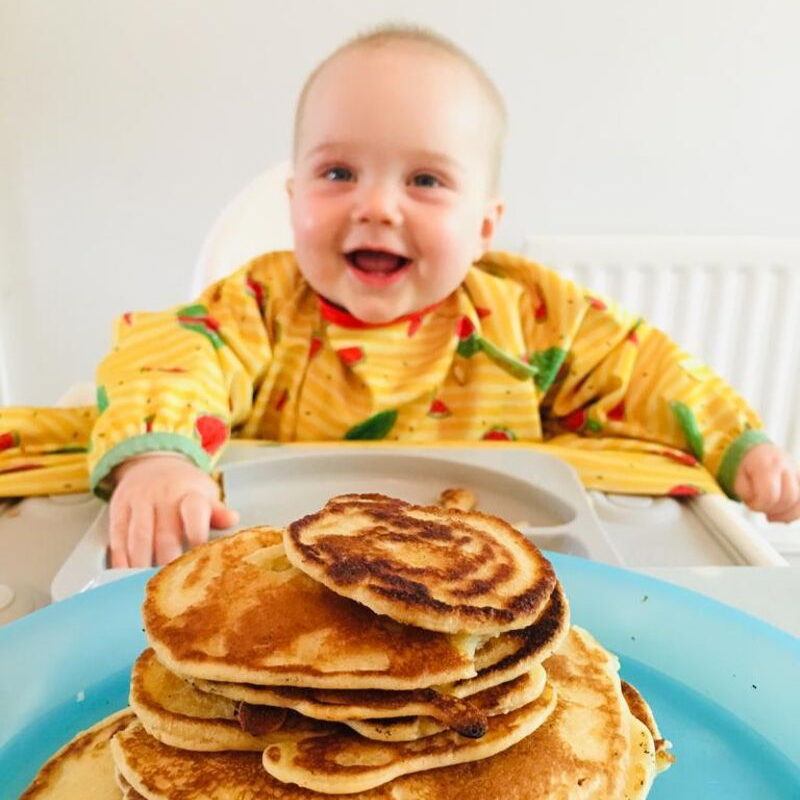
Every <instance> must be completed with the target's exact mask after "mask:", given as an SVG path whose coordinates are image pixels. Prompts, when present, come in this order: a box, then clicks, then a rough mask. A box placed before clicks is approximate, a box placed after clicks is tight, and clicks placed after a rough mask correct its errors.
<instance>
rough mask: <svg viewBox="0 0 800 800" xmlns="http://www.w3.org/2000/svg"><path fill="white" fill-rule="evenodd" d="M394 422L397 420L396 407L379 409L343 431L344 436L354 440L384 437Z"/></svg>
mask: <svg viewBox="0 0 800 800" xmlns="http://www.w3.org/2000/svg"><path fill="white" fill-rule="evenodd" d="M395 422H397V410H396V409H394V408H390V409H387V410H386V411H379V412H378V413H377V414H373V416H371V417H370V418H369V419H365V420H364V421H363V422H359V423H358V425H353V427H352V428H350V430H349V431H347V433H345V435H344V438H345V439H354V440H374V439H385V438H386V436H387V435H388V433H389V431H390V430H391V429H392V428H393V427H394V424H395Z"/></svg>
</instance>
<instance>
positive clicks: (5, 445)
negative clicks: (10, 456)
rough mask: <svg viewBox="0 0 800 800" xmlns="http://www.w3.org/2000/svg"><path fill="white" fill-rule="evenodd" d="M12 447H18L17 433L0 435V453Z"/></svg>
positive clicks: (9, 432)
mask: <svg viewBox="0 0 800 800" xmlns="http://www.w3.org/2000/svg"><path fill="white" fill-rule="evenodd" d="M12 447H19V431H6V432H5V433H0V453H2V452H3V450H11V448H12Z"/></svg>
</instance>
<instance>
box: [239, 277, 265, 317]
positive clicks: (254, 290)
mask: <svg viewBox="0 0 800 800" xmlns="http://www.w3.org/2000/svg"><path fill="white" fill-rule="evenodd" d="M245 284H246V286H247V293H248V294H249V295H250V296H251V297H254V298H255V301H256V304H257V305H258V308H259V311H261V312H262V313H263V312H264V309H265V308H266V306H267V297H268V296H269V290H268V289H267V286H266V284H263V283H261V281H257V280H256V279H255V278H252V277H250V276H249V275H248V276H247V279H246V280H245Z"/></svg>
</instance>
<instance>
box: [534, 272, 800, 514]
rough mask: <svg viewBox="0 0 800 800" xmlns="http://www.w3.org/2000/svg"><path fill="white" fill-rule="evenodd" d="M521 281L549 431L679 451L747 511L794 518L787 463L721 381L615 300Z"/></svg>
mask: <svg viewBox="0 0 800 800" xmlns="http://www.w3.org/2000/svg"><path fill="white" fill-rule="evenodd" d="M528 280H529V282H530V286H531V292H530V298H529V300H530V306H531V308H530V309H527V313H526V307H525V306H523V322H524V323H525V325H526V329H527V339H528V341H529V342H530V345H529V346H530V349H531V350H532V351H533V357H532V358H531V362H532V363H534V364H536V365H537V366H538V367H539V374H538V375H537V378H536V383H537V386H539V388H540V390H541V391H542V392H543V395H544V396H543V398H542V402H541V411H542V417H543V422H544V423H545V424H546V425H547V428H548V429H549V430H550V431H551V432H554V433H555V432H563V433H578V434H580V435H582V436H595V435H601V436H606V437H608V436H611V437H630V438H635V439H640V440H647V441H650V442H652V443H654V444H663V445H667V446H669V447H672V448H678V449H682V450H684V451H686V452H687V453H688V454H690V456H689V457H688V460H689V461H690V462H691V461H692V460H694V459H696V461H698V462H700V463H702V464H703V466H705V467H706V468H707V469H708V470H709V471H710V472H711V474H712V475H714V476H715V477H716V479H717V481H718V482H719V484H720V485H721V486H722V488H723V489H724V490H725V491H726V493H728V494H729V495H731V496H733V497H738V498H739V499H741V500H743V501H744V502H745V503H746V504H747V505H748V506H750V507H751V508H753V509H756V510H759V511H765V512H766V513H767V514H768V516H769V517H770V518H771V519H776V520H787V521H788V520H791V519H794V518H797V517H798V516H800V498H799V495H800V486H798V477H797V472H796V469H795V468H794V467H793V466H792V465H791V459H790V458H789V457H788V456H787V455H786V454H785V453H783V452H782V451H781V450H780V449H779V448H777V447H776V446H774V445H773V444H771V443H770V442H769V440H768V438H767V436H766V435H765V433H764V432H763V431H762V430H760V428H761V421H760V420H759V418H758V416H757V415H756V414H755V412H754V411H753V410H752V409H751V408H749V406H748V405H747V403H746V402H745V401H744V400H743V399H742V398H741V397H740V396H739V395H738V394H737V393H736V392H735V391H734V390H733V389H732V388H731V387H730V386H729V385H728V384H727V383H726V382H725V381H723V380H722V379H721V378H720V377H719V376H717V375H715V374H714V373H713V372H712V371H711V370H710V369H708V367H706V366H704V365H703V364H701V363H699V362H698V361H697V359H695V358H693V357H691V356H689V355H688V354H687V353H685V352H684V351H682V350H681V349H680V347H678V346H677V345H676V344H675V342H673V341H672V340H671V339H670V338H669V337H668V336H666V335H665V334H664V333H663V332H661V331H659V330H656V329H654V328H652V327H651V326H649V325H648V324H647V323H646V322H644V321H643V320H641V319H640V318H638V317H637V316H636V315H632V314H629V313H627V312H625V311H624V310H623V309H621V308H619V307H618V306H616V304H613V303H609V302H607V301H604V300H602V299H600V298H598V297H594V296H592V295H591V294H588V293H586V292H585V291H584V290H582V289H580V288H579V287H577V286H575V285H574V284H572V283H571V282H569V281H567V280H565V279H563V278H561V277H560V276H558V275H557V274H555V273H553V272H551V271H549V270H544V269H543V268H541V267H538V266H536V265H533V266H531V267H530V268H529V275H528ZM692 457H693V458H692Z"/></svg>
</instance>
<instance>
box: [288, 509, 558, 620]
mask: <svg viewBox="0 0 800 800" xmlns="http://www.w3.org/2000/svg"><path fill="white" fill-rule="evenodd" d="M284 543H285V546H286V556H287V558H288V559H289V561H291V562H292V564H294V565H295V566H296V567H297V568H298V569H301V570H303V571H304V572H306V573H307V574H308V575H310V576H311V577H312V578H313V579H314V580H316V581H319V582H320V583H322V584H324V585H325V586H327V587H328V588H329V589H331V590H332V591H334V592H336V593H337V594H339V595H342V596H343V597H348V598H350V599H352V600H356V601H358V602H359V603H363V604H364V605H365V606H367V607H368V608H370V609H371V610H372V611H374V612H375V613H377V614H385V615H386V616H388V617H391V618H392V619H394V620H397V621H398V622H402V623H404V624H407V625H414V626H416V627H419V628H425V629H428V630H431V631H440V632H443V633H467V634H498V633H502V632H503V631H509V630H516V629H519V628H525V627H527V626H529V625H532V624H533V623H534V622H536V619H537V618H538V617H539V616H540V614H541V613H542V611H543V609H544V608H545V606H546V604H547V601H548V598H549V597H550V593H551V592H552V590H553V587H554V586H555V582H556V579H555V573H554V572H553V568H552V566H551V564H550V562H549V561H547V559H546V558H545V557H544V556H543V555H542V554H541V552H540V551H539V550H538V548H537V547H536V546H535V545H533V544H532V543H531V542H529V541H528V540H527V539H526V538H525V537H524V536H523V535H522V534H521V533H519V531H517V530H515V529H514V528H512V527H511V526H510V525H509V524H508V523H506V522H504V521H502V520H500V519H498V518H497V517H491V516H488V515H486V514H481V513H479V512H477V511H471V512H465V511H457V510H454V509H444V508H441V507H438V506H414V505H411V504H409V503H404V502H402V501H400V500H394V499H392V498H388V497H381V496H380V495H365V496H359V495H344V496H341V497H338V498H336V497H335V498H333V499H332V500H330V501H329V502H328V504H327V505H326V506H325V508H323V509H322V510H321V511H319V512H317V513H316V514H310V515H309V516H306V517H303V518H302V519H300V520H297V521H296V522H293V523H291V524H290V525H289V527H288V528H287V530H286V534H285V537H284Z"/></svg>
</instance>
